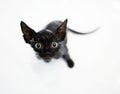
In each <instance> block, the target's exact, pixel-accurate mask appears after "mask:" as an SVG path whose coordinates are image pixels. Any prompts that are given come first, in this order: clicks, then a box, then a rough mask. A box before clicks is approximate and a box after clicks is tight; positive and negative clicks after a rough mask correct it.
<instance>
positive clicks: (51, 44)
mask: <svg viewBox="0 0 120 94" xmlns="http://www.w3.org/2000/svg"><path fill="white" fill-rule="evenodd" d="M20 25H21V29H22V33H23V38H24V40H25V42H26V43H28V44H30V45H31V47H32V48H33V49H34V50H35V51H36V52H37V53H38V55H39V56H40V57H41V58H43V59H44V60H45V61H47V62H48V61H50V60H51V58H52V57H54V56H55V55H56V53H57V52H58V50H59V49H60V46H61V41H64V39H65V36H66V28H67V20H65V21H64V22H63V23H62V24H61V25H60V26H59V27H58V28H57V29H56V32H52V31H51V32H50V31H49V30H46V29H43V30H41V31H40V32H35V31H34V30H33V29H31V28H30V27H29V26H28V25H26V24H25V23H24V22H23V21H21V24H20Z"/></svg>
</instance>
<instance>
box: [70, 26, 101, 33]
mask: <svg viewBox="0 0 120 94" xmlns="http://www.w3.org/2000/svg"><path fill="white" fill-rule="evenodd" d="M99 29H100V27H98V28H96V29H94V30H92V31H90V32H86V33H83V32H77V31H75V30H72V29H70V28H68V30H69V31H71V32H73V33H76V34H80V35H87V34H91V33H94V32H96V31H97V30H99Z"/></svg>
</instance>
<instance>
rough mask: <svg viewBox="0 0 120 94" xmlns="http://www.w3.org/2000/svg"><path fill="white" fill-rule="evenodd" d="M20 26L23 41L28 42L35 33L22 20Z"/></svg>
mask: <svg viewBox="0 0 120 94" xmlns="http://www.w3.org/2000/svg"><path fill="white" fill-rule="evenodd" d="M20 26H21V30H22V33H23V37H24V40H25V42H26V43H30V41H31V40H32V38H33V37H34V36H35V34H36V33H35V31H34V30H33V29H31V28H30V27H29V26H27V25H26V24H25V23H24V22H23V21H21V23H20Z"/></svg>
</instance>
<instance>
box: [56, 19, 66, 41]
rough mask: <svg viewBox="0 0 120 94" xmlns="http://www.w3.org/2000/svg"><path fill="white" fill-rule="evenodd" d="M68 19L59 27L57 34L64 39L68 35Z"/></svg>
mask: <svg viewBox="0 0 120 94" xmlns="http://www.w3.org/2000/svg"><path fill="white" fill-rule="evenodd" d="M66 29H67V19H66V20H65V21H64V22H63V23H62V24H61V25H60V26H59V27H58V29H57V32H56V35H57V37H58V38H59V39H60V40H61V41H62V40H64V38H65V36H66Z"/></svg>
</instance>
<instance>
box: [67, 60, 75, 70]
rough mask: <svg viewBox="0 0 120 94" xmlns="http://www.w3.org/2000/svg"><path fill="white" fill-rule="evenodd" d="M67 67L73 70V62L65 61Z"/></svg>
mask: <svg viewBox="0 0 120 94" xmlns="http://www.w3.org/2000/svg"><path fill="white" fill-rule="evenodd" d="M67 64H68V67H69V68H73V67H74V62H73V61H72V60H68V61H67Z"/></svg>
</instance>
